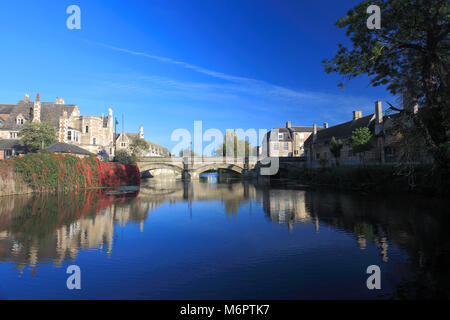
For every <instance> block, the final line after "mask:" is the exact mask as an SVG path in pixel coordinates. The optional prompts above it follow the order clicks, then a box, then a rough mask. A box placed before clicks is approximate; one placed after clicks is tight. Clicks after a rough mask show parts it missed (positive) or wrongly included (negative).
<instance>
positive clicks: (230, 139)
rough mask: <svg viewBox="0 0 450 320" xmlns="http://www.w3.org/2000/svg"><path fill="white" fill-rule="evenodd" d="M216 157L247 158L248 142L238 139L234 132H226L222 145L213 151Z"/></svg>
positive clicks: (248, 151) (248, 153)
mask: <svg viewBox="0 0 450 320" xmlns="http://www.w3.org/2000/svg"><path fill="white" fill-rule="evenodd" d="M215 155H216V156H223V157H225V156H228V157H248V156H249V155H250V142H249V141H247V140H242V139H238V136H237V134H236V131H233V132H231V131H227V132H226V133H225V136H224V137H223V143H222V144H221V145H220V147H219V148H218V149H217V150H216V151H215Z"/></svg>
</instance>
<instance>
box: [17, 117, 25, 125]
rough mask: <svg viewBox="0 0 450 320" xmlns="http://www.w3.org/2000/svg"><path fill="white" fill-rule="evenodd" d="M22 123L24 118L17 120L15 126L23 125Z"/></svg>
mask: <svg viewBox="0 0 450 320" xmlns="http://www.w3.org/2000/svg"><path fill="white" fill-rule="evenodd" d="M24 123H25V120H24V118H17V124H20V125H22V124H24Z"/></svg>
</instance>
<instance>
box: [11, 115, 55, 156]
mask: <svg viewBox="0 0 450 320" xmlns="http://www.w3.org/2000/svg"><path fill="white" fill-rule="evenodd" d="M19 138H20V141H19V143H20V145H22V146H25V147H26V148H27V149H28V150H29V151H31V152H38V151H42V150H45V148H46V147H48V146H49V145H51V144H53V143H55V142H56V141H57V139H56V130H55V129H54V128H53V127H51V126H50V125H48V124H47V123H45V122H42V123H33V122H27V123H25V125H24V127H23V129H22V130H21V131H20V132H19Z"/></svg>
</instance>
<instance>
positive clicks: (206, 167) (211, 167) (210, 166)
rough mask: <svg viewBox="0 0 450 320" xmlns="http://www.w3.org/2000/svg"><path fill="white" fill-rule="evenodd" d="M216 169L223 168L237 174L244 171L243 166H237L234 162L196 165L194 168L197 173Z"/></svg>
mask: <svg viewBox="0 0 450 320" xmlns="http://www.w3.org/2000/svg"><path fill="white" fill-rule="evenodd" d="M218 169H225V170H230V171H233V172H236V173H239V174H242V172H243V171H244V168H242V167H239V166H237V165H235V164H227V163H212V164H207V165H204V166H201V167H198V168H196V169H195V171H196V173H197V174H198V175H200V174H202V173H204V172H206V171H216V170H218Z"/></svg>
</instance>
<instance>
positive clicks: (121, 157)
mask: <svg viewBox="0 0 450 320" xmlns="http://www.w3.org/2000/svg"><path fill="white" fill-rule="evenodd" d="M114 161H115V162H121V163H124V164H136V156H135V155H134V154H129V153H128V152H126V151H125V150H119V151H117V152H116V156H115V157H114Z"/></svg>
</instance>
